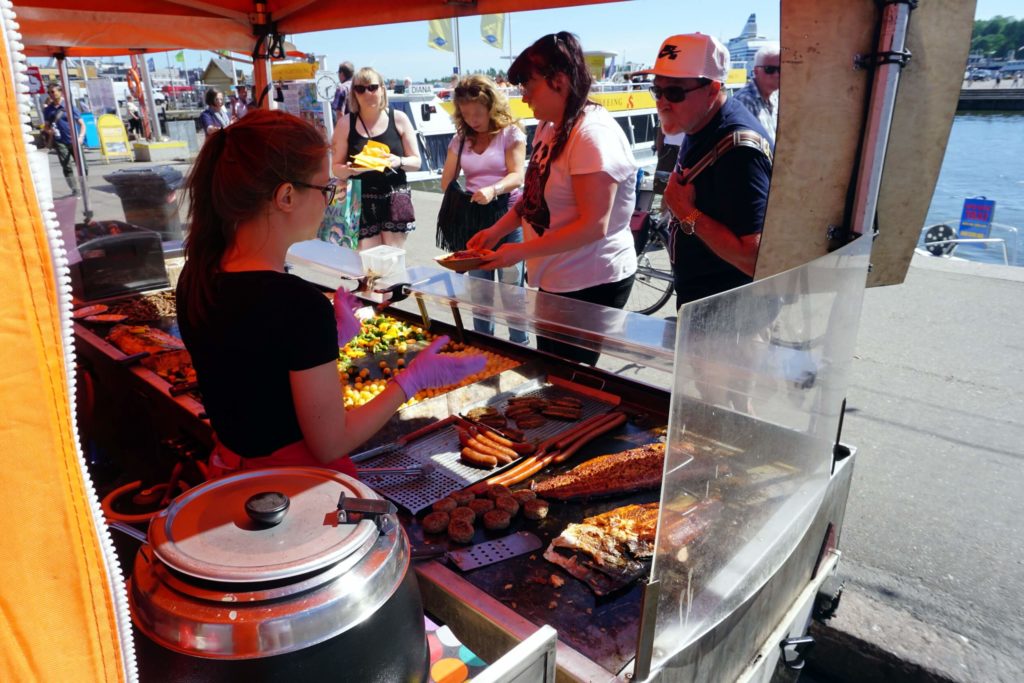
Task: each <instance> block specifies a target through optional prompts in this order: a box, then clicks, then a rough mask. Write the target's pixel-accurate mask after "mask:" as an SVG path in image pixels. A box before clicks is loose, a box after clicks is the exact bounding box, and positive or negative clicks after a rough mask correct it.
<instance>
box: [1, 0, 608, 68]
mask: <svg viewBox="0 0 1024 683" xmlns="http://www.w3.org/2000/svg"><path fill="white" fill-rule="evenodd" d="M609 1H610V0H550V1H544V0H476V1H475V2H471V3H465V4H460V3H458V2H449V1H446V0H399V1H397V2H390V3H381V2H366V1H365V0H359V1H358V2H356V1H355V0H265V2H264V3H263V4H264V5H265V6H266V8H267V12H268V13H269V18H270V20H271V21H274V22H276V23H277V29H278V31H279V32H280V33H282V34H285V35H294V34H296V33H305V32H308V31H325V30H328V29H335V28H350V27H354V26H370V25H375V24H391V23H397V22H403V21H420V20H423V19H441V18H444V17H455V16H469V15H478V14H491V13H500V12H522V11H528V10H535V9H549V8H553V7H566V6H573V5H588V4H596V3H601V2H609ZM15 4H16V11H17V13H18V20H19V22H20V23H21V33H22V36H23V38H24V40H23V42H24V43H25V45H26V54H28V55H29V56H37V57H45V56H50V55H51V54H54V53H57V52H63V53H64V54H66V55H68V56H80V55H82V56H105V55H116V54H126V53H127V52H128V51H129V50H141V51H160V50H170V49H181V48H190V49H197V50H207V49H225V50H235V51H238V52H251V51H252V48H253V44H254V42H255V38H254V37H253V33H252V25H253V21H252V19H253V16H254V14H252V13H254V12H255V9H254V8H255V4H256V3H255V2H253V0H201V1H192V0H189V1H188V2H186V1H184V0H146V1H145V2H138V0H22V1H19V2H16V3H15Z"/></svg>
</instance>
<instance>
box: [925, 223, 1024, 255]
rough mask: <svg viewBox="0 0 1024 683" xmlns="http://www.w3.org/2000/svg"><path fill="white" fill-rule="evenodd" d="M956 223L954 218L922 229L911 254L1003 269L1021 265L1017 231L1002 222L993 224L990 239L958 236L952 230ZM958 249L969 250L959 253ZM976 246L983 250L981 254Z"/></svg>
mask: <svg viewBox="0 0 1024 683" xmlns="http://www.w3.org/2000/svg"><path fill="white" fill-rule="evenodd" d="M958 222H959V221H958V220H957V219H949V220H945V221H942V222H940V223H932V224H931V225H926V226H924V227H923V228H921V235H920V237H919V238H918V243H917V246H916V247H915V248H914V253H915V254H918V255H920V256H928V257H933V258H941V259H945V260H949V261H962V262H968V261H973V262H976V263H997V264H1001V265H1004V266H1020V265H1024V263H1022V262H1021V261H1020V260H1019V259H1020V249H1019V246H1020V245H1019V241H1018V237H1019V234H1020V230H1019V229H1018V228H1016V227H1014V226H1012V225H1007V224H1005V223H992V232H991V236H990V237H961V236H960V234H959V232H958V231H957V230H956V228H955V227H954V226H956V225H957V224H958ZM961 246H966V247H968V249H966V250H960V251H959V252H958V248H959V247H961ZM972 247H974V248H972ZM977 247H980V248H982V249H985V251H980V250H978V249H977ZM990 247H991V248H990Z"/></svg>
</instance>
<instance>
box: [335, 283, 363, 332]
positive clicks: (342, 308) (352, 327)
mask: <svg viewBox="0 0 1024 683" xmlns="http://www.w3.org/2000/svg"><path fill="white" fill-rule="evenodd" d="M360 306H361V304H360V303H359V299H357V298H356V297H355V296H354V295H353V294H352V292H350V291H348V290H347V289H345V288H344V287H338V289H337V291H335V292H334V320H335V322H336V323H337V325H338V346H344V345H345V344H348V343H349V342H350V341H352V340H353V339H355V336H356V335H357V334H359V329H360V327H361V324H360V322H359V319H358V318H356V309H357V308H359V307H360Z"/></svg>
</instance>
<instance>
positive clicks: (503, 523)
mask: <svg viewBox="0 0 1024 683" xmlns="http://www.w3.org/2000/svg"><path fill="white" fill-rule="evenodd" d="M511 521H512V515H510V514H509V513H507V512H505V511H504V510H488V511H487V512H485V513H484V528H485V529H490V530H491V531H497V530H498V529H507V528H508V525H509V523H510V522H511Z"/></svg>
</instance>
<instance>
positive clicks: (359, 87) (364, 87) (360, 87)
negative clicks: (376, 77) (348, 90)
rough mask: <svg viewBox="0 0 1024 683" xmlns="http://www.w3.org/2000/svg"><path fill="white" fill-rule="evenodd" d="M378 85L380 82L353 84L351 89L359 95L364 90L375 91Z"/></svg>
mask: <svg viewBox="0 0 1024 683" xmlns="http://www.w3.org/2000/svg"><path fill="white" fill-rule="evenodd" d="M379 87H380V83H370V84H369V85H353V86H352V89H353V90H355V91H356V92H357V93H359V94H360V95H362V94H363V93H365V92H366V91H370V92H377V89H378V88H379Z"/></svg>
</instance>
